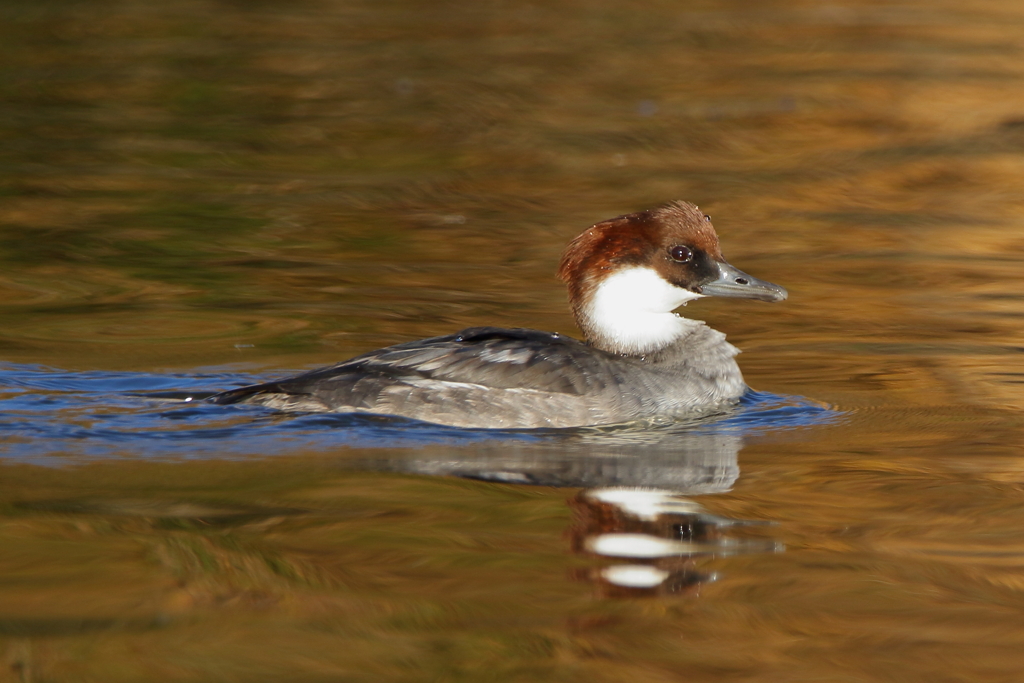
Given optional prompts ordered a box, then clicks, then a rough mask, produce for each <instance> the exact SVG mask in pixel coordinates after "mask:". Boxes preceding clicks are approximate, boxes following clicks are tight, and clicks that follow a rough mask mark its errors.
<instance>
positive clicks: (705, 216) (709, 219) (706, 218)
mask: <svg viewBox="0 0 1024 683" xmlns="http://www.w3.org/2000/svg"><path fill="white" fill-rule="evenodd" d="M704 220H706V221H707V222H708V223H710V222H711V216H709V215H707V214H704Z"/></svg>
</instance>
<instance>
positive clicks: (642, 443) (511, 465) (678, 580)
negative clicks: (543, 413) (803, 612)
mask: <svg viewBox="0 0 1024 683" xmlns="http://www.w3.org/2000/svg"><path fill="white" fill-rule="evenodd" d="M741 447H742V440H741V438H740V437H739V436H738V435H736V434H735V433H730V432H724V433H723V432H718V433H716V432H713V431H701V430H693V429H692V426H691V427H690V428H685V429H684V428H679V427H675V428H666V429H661V430H658V429H655V430H643V431H641V430H628V429H626V430H615V431H610V432H605V431H601V430H584V431H578V432H575V433H573V434H571V435H566V434H564V433H563V436H562V438H555V439H552V440H551V441H542V442H540V443H537V442H531V443H526V442H515V441H512V442H503V443H495V444H491V445H482V446H481V447H480V448H479V449H476V450H474V454H473V457H472V458H462V459H459V458H451V457H450V454H448V455H449V457H445V456H444V455H437V454H436V453H435V454H433V455H432V454H429V453H426V452H419V453H415V452H414V453H405V454H402V455H400V456H398V457H391V458H386V459H382V460H375V461H373V462H364V463H362V466H364V467H367V468H369V469H378V470H391V471H403V472H413V473H418V474H431V475H450V476H459V477H466V478H470V479H480V480H484V481H493V482H501V483H511V484H524V485H535V486H561V487H581V488H582V489H583V490H582V491H580V493H579V494H578V495H576V496H575V497H573V498H571V499H570V500H569V506H570V508H571V509H572V511H573V522H572V524H571V526H570V529H569V537H570V539H571V547H572V550H573V551H574V552H576V553H579V554H582V555H586V556H588V557H592V558H594V559H595V560H599V561H601V564H600V566H596V567H592V568H585V569H583V570H581V571H577V572H575V573H574V577H575V578H577V579H581V580H589V581H593V582H594V584H595V586H596V587H597V591H598V594H599V595H601V596H604V597H616V598H618V597H642V596H656V595H669V594H684V595H685V594H696V593H697V592H699V589H700V586H701V585H702V584H705V583H707V582H709V581H713V580H715V579H716V578H717V576H716V574H715V573H713V572H706V571H701V569H700V565H701V564H702V563H706V562H707V561H708V560H710V559H711V558H715V557H722V556H726V555H735V554H739V553H762V552H781V551H782V550H783V546H782V544H781V543H778V542H776V541H774V540H764V539H743V538H735V537H732V536H730V535H728V534H727V531H728V530H730V529H736V528H737V527H749V526H766V525H770V524H771V522H765V521H744V520H736V519H730V518H726V517H721V516H717V515H714V514H710V513H709V512H707V511H706V510H705V509H704V508H703V507H702V506H701V505H699V504H698V503H696V502H694V501H693V500H692V499H690V498H687V496H695V495H708V494H715V493H724V492H726V491H728V490H730V489H731V488H732V486H733V484H734V483H735V482H736V480H737V478H738V477H739V473H740V470H739V465H738V462H737V456H738V453H739V450H740V448H741ZM606 558H607V559H611V560H613V562H614V563H612V564H606V563H605V562H604V560H605V559H606Z"/></svg>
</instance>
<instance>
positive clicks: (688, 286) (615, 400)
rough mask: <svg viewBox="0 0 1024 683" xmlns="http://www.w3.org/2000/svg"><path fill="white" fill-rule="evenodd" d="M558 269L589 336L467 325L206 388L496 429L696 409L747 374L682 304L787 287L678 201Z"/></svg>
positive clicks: (727, 393)
mask: <svg viewBox="0 0 1024 683" xmlns="http://www.w3.org/2000/svg"><path fill="white" fill-rule="evenodd" d="M558 276H559V278H560V279H562V280H563V281H564V282H565V283H566V285H567V287H568V290H569V304H570V307H571V309H572V313H573V316H574V318H575V319H576V323H577V325H578V326H579V328H580V330H581V331H582V332H583V336H584V338H585V341H579V340H577V339H574V338H572V337H569V336H566V335H563V334H558V333H554V332H541V331H538V330H530V329H518V328H515V329H505V328H498V327H471V328H468V329H465V330H462V331H461V332H456V333H454V334H449V335H445V336H443V337H433V338H431V339H423V340H419V341H413V342H408V343H404V344H396V345H395V346H389V347H387V348H383V349H379V350H376V351H371V352H369V353H365V354H363V355H360V356H356V357H355V358H352V359H350V360H346V361H343V362H341V363H338V364H336V365H332V366H330V367H326V368H321V369H319V370H313V371H311V372H306V373H304V374H301V375H297V376H295V377H290V378H287V379H280V380H275V381H272V382H267V383H264V384H256V385H253V386H247V387H242V388H239V389H232V390H229V391H225V392H223V393H220V394H216V395H214V396H212V397H211V398H210V399H209V400H210V401H212V402H214V403H219V404H229V403H248V404H259V405H264V406H269V407H272V408H276V409H281V410H297V411H318V412H335V413H374V414H381V415H395V416H403V417H408V418H413V419H417V420H423V421H426V422H434V423H438V424H444V425H453V426H457V427H473V428H489V429H495V428H496V429H533V428H542V427H551V428H561V427H580V426H587V425H609V424H619V423H626V422H633V421H642V420H673V419H680V418H688V417H694V416H698V415H703V414H708V413H713V412H718V411H722V410H724V409H726V408H727V407H728V406H731V405H733V404H735V403H736V402H737V401H738V400H739V399H740V397H741V396H742V395H743V394H744V392H746V391H747V386H746V384H745V383H744V381H743V375H742V374H741V373H740V369H739V366H738V365H737V364H736V359H735V356H736V354H737V353H739V351H738V349H736V347H734V346H733V345H732V344H730V343H728V342H727V341H726V340H725V335H724V334H722V333H721V332H718V331H716V330H713V329H711V328H710V327H708V326H707V325H706V324H705V323H703V322H701V321H698V320H690V319H688V318H684V317H682V316H680V315H678V314H676V313H675V312H674V311H675V310H676V309H677V308H679V307H680V306H683V305H685V304H686V303H687V302H689V301H692V300H694V299H698V298H701V297H705V296H721V297H737V298H746V299H759V300H762V301H782V300H784V299H785V298H786V296H787V293H786V290H785V289H783V288H782V287H779V286H778V285H775V284H772V283H770V282H765V281H763V280H758V279H757V278H754V277H751V276H750V275H747V274H746V273H744V272H742V271H740V270H738V269H736V268H735V267H733V266H732V265H730V264H729V263H728V262H727V261H726V260H725V258H724V257H723V256H722V252H721V249H720V247H719V243H718V235H717V234H716V233H715V229H714V227H713V226H712V224H711V218H710V216H707V215H705V214H704V213H702V212H701V211H700V210H699V209H698V208H697V207H696V206H694V205H693V204H690V203H687V202H682V201H678V202H672V203H670V204H667V205H665V206H662V207H660V208H657V209H652V210H648V211H640V212H637V213H631V214H627V215H624V216H619V217H617V218H612V219H610V220H606V221H602V222H600V223H597V224H596V225H592V226H591V227H589V228H587V229H586V230H585V231H584V232H583V233H582V234H580V235H579V236H578V237H576V239H574V240H573V241H572V242H571V243H570V244H569V246H568V247H567V248H566V250H565V253H564V254H563V255H562V259H561V263H560V264H559V267H558Z"/></svg>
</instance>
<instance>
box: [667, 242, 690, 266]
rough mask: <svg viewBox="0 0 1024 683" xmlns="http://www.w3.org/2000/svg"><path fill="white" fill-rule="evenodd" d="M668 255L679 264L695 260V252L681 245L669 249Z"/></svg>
mask: <svg viewBox="0 0 1024 683" xmlns="http://www.w3.org/2000/svg"><path fill="white" fill-rule="evenodd" d="M668 255H669V256H671V257H672V260H673V261H678V262H679V263H686V262H687V261H689V260H690V259H692V258H693V252H692V251H690V248H689V247H684V246H683V245H681V244H680V245H677V246H674V247H672V248H671V249H669V250H668Z"/></svg>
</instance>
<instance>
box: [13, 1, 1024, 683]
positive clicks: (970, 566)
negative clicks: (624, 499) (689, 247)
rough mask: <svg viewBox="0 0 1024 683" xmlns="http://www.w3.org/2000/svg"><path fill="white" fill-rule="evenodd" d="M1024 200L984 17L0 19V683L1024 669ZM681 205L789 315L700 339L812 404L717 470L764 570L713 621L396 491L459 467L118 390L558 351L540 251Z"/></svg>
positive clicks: (612, 5) (904, 8)
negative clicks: (496, 346) (468, 339)
mask: <svg viewBox="0 0 1024 683" xmlns="http://www.w3.org/2000/svg"><path fill="white" fill-rule="evenodd" d="M1022 187H1024V6H1022V5H1020V3H1017V2H1012V1H1010V0H977V1H976V2H973V3H970V4H967V3H962V2H959V3H958V2H950V1H948V0H927V1H925V0H919V1H911V2H904V3H892V2H870V1H867V0H862V1H858V0H855V1H848V2H823V1H810V0H808V1H803V2H802V1H797V0H704V1H685V2H684V1H675V2H673V1H669V0H638V1H633V2H621V1H612V0H592V1H590V2H577V1H575V0H551V1H549V2H543V3H540V2H537V3H531V2H526V1H510V2H502V1H495V2H465V1H462V0H455V1H445V0H440V1H436V2H429V3H423V2H408V1H406V0H387V1H385V2H380V1H376V2H369V1H368V0H292V1H291V2H287V3H286V2H274V1H273V0H254V1H249V2H240V1H236V0H206V1H203V0H172V1H169V2H163V3H152V2H142V1H140V0H118V1H115V2H105V3H100V2H95V1H90V0H66V1H61V0H33V1H31V2H29V1H28V0H8V1H7V2H5V3H3V6H2V7H0V360H2V361H3V362H4V365H3V366H2V367H0V391H2V396H0V403H2V409H3V410H4V415H5V417H3V418H0V419H2V424H0V451H2V453H3V454H4V455H3V460H2V461H0V473H2V476H0V514H2V516H0V538H3V541H2V543H3V547H4V548H5V552H4V553H2V554H0V555H3V557H2V558H0V596H2V599H0V604H2V605H4V607H0V681H3V680H20V681H43V680H104V681H115V680H126V681H127V680H213V679H216V680H239V681H242V680H245V681H253V680H264V679H266V680H282V679H286V680H294V681H306V680H308V681H314V680H315V681H327V680H331V681H334V680H338V681H340V680H345V681H363V680H366V681H371V680H372V681H379V680H396V681H398V680H401V681H405V680H408V681H419V680H436V681H442V680H443V681H462V680H465V681H484V680H495V681H511V680H524V681H527V680H529V681H537V680H588V681H596V680H608V681H612V680H625V679H627V678H628V679H629V680H637V681H674V680H708V681H717V680H723V681H724V680H734V681H735V680H743V681H762V680H763V681H777V680H816V681H826V680H828V681H832V680H835V681H839V680H843V681H876V680H893V681H901V682H907V681H916V680H921V681H936V680H949V681H961V680H971V681H980V680H1016V678H1017V677H1018V675H1019V671H1020V668H1021V667H1020V662H1019V652H1020V647H1021V646H1024V636H1021V633H1022V631H1021V630H1020V623H1021V614H1022V613H1024V596H1022V595H1021V588H1022V586H1024V584H1022V583H1021V580H1020V574H1019V572H1020V569H1021V568H1024V538H1022V537H1021V533H1020V531H1019V530H1020V529H1021V528H1024V524H1022V522H1024V519H1021V513H1020V510H1024V506H1022V505H1021V503H1022V502H1024V500H1022V495H1021V493H1022V492H1021V482H1022V481H1024V464H1022V461H1021V456H1022V455H1024V453H1022V450H1021V444H1022V437H1024V419H1022V417H1021V409H1022V408H1024V360H1022V359H1024V355H1022V351H1024V282H1022V277H1021V276H1022V273H1024V194H1022V192H1021V188H1022ZM675 199H685V200H688V201H691V202H694V203H696V204H698V205H699V206H700V207H701V209H702V210H703V211H705V212H706V213H709V214H711V215H712V217H713V218H714V221H715V225H716V227H717V229H718V232H719V235H720V237H721V240H722V245H723V251H724V253H725V255H726V256H727V257H728V258H729V260H730V261H731V262H732V263H733V264H735V265H736V266H737V267H739V268H742V269H743V270H745V271H747V272H749V273H751V274H752V275H755V276H757V277H761V278H764V279H767V280H770V281H773V282H777V283H779V284H781V285H783V286H785V287H787V288H788V289H789V291H790V299H789V301H787V302H785V303H784V304H778V305H774V306H768V305H765V304H761V303H757V302H743V301H717V302H715V301H702V302H699V303H696V304H694V305H691V306H689V307H688V308H687V309H686V313H687V315H688V316H693V317H698V318H701V319H706V320H707V321H708V322H709V323H710V324H711V325H712V326H714V327H715V328H716V329H720V330H722V331H724V332H726V333H727V334H728V335H729V339H730V341H732V342H733V343H734V344H736V345H738V346H739V347H740V348H742V349H743V351H744V353H743V355H742V356H741V357H740V363H741V366H742V367H743V369H744V373H745V376H746V378H747V381H748V383H749V384H750V385H751V386H753V387H754V388H756V389H760V390H763V391H766V392H771V393H772V395H775V396H782V397H785V396H798V397H807V399H809V400H811V401H814V402H820V404H823V405H826V406H828V407H829V408H830V410H832V412H833V413H834V414H835V415H836V416H837V419H836V420H833V421H830V422H829V424H827V425H825V424H822V425H819V426H817V427H815V426H813V425H812V426H810V427H804V428H799V429H793V428H791V425H789V424H779V425H776V427H777V428H773V426H772V424H771V423H770V421H769V422H768V423H767V424H761V425H759V428H758V431H757V433H756V434H751V433H743V434H741V436H742V437H743V438H744V439H745V440H746V442H747V446H746V448H744V449H742V451H740V444H739V443H738V442H736V443H734V442H732V441H730V442H729V443H728V444H727V445H726V447H721V446H722V445H721V444H718V446H716V448H719V450H720V451H721V453H724V454H725V455H724V456H723V457H726V458H728V457H730V454H731V457H732V459H733V461H735V459H736V457H737V452H739V455H738V458H739V475H738V480H736V481H735V485H734V486H732V488H731V490H728V491H727V489H729V486H728V485H727V486H724V487H722V488H720V489H719V490H718V491H717V493H716V495H713V496H705V497H704V498H703V499H702V504H704V505H705V506H707V507H709V508H711V509H712V510H713V511H715V512H717V513H719V514H721V515H734V516H737V517H746V518H752V519H759V520H772V521H775V522H777V523H778V524H777V525H776V526H775V527H773V528H772V531H770V532H765V533H768V535H769V536H771V538H772V539H775V540H776V541H777V542H778V543H779V544H780V546H781V545H784V546H785V547H786V549H787V550H786V552H784V553H772V554H756V555H746V556H737V557H731V558H728V557H718V558H711V559H710V560H708V566H707V567H706V569H707V572H712V573H716V574H719V575H720V576H721V578H720V580H719V581H708V582H707V583H706V585H703V587H702V588H701V589H700V591H697V592H698V593H699V596H697V597H695V596H694V595H693V594H692V593H693V591H691V593H688V594H687V595H686V596H683V595H677V594H672V595H665V594H661V595H658V596H654V597H650V596H649V598H648V599H645V600H641V599H639V598H636V597H635V596H633V597H630V598H629V599H625V600H615V599H611V598H608V596H607V595H606V594H605V593H603V592H601V590H598V589H596V588H594V585H593V584H592V582H591V581H590V580H589V579H587V578H586V577H585V576H584V575H585V574H586V572H585V571H583V570H581V569H580V567H584V568H589V567H591V566H592V564H593V562H594V561H595V560H594V559H593V558H592V557H584V556H583V555H580V554H579V553H578V552H576V551H574V550H573V549H572V548H571V547H570V544H569V543H568V542H567V541H566V540H565V537H564V534H565V533H567V532H566V531H565V530H566V529H568V528H569V525H570V517H571V515H572V511H571V509H570V506H567V505H566V502H565V501H566V499H567V498H568V497H569V496H572V495H575V490H565V489H559V488H551V487H546V486H540V487H531V486H516V485H512V484H495V483H484V482H479V481H464V480H458V479H446V478H438V477H428V476H421V475H415V474H408V472H424V471H428V470H429V471H432V472H434V473H439V474H444V473H448V472H449V471H450V468H449V469H446V467H448V466H441V465H436V462H437V461H441V462H451V461H463V462H469V461H473V460H474V459H476V460H481V459H484V460H486V458H487V457H490V456H491V455H493V449H497V450H498V451H501V450H502V448H503V447H499V446H495V445H494V444H493V443H491V442H490V441H488V440H487V439H485V438H483V437H480V438H483V441H485V442H486V443H487V444H489V445H487V446H486V447H485V446H481V445H480V444H479V443H478V442H477V438H478V437H476V436H473V437H470V436H467V435H459V434H455V433H448V432H444V433H442V434H434V433H431V434H429V435H427V436H422V435H420V436H417V437H415V438H414V439H413V441H417V439H420V438H424V439H426V440H427V441H429V442H430V445H429V447H428V446H422V447H421V446H417V445H416V444H414V445H413V446H411V447H409V446H407V445H402V446H401V447H398V446H396V445H395V443H394V442H390V441H389V442H382V443H373V439H372V438H371V439H370V442H367V440H366V439H365V438H364V439H362V440H361V441H359V443H358V444H353V443H350V442H348V441H346V440H345V438H343V437H339V436H338V435H337V432H340V431H343V430H340V429H337V427H338V425H336V424H330V423H325V424H322V423H310V422H309V421H305V422H303V421H301V420H299V421H291V422H289V421H288V420H283V421H282V420H281V419H278V418H277V417H275V416H272V415H268V414H266V413H264V412H249V413H245V412H241V413H239V412H238V411H235V412H232V413H231V414H230V424H227V425H226V424H224V423H222V422H219V421H218V420H222V419H225V420H226V419H228V418H221V417H212V416H211V414H210V413H209V412H202V413H184V412H174V411H173V410H171V411H169V412H168V410H167V408H166V406H163V407H156V408H154V407H152V406H149V404H146V407H144V408H143V407H140V401H139V400H137V399H130V398H125V397H124V393H125V392H128V391H144V390H158V389H173V388H182V389H185V388H189V389H190V388H194V387H197V386H202V387H204V388H208V389H215V388H218V387H224V386H225V385H226V384H231V383H236V384H237V383H240V382H242V381H244V380H246V379H249V380H252V381H256V380H259V379H262V378H265V377H267V376H268V374H269V375H274V374H275V373H280V372H284V371H293V370H300V369H304V368H309V367H315V366H317V365H324V364H327V363H330V362H334V361H337V360H342V359H344V358H347V357H349V356H352V355H355V354H357V353H361V352H363V351H367V350H370V349H373V348H377V347H380V346H384V345H387V344H392V343H397V342H401V341H408V340H411V339H416V338H420V337H426V336H432V335H439V334H446V333H449V332H452V331H455V330H458V329H460V328H462V327H466V326H471V325H479V324H489V325H498V326H515V327H533V328H540V329H544V330H553V331H559V332H564V333H568V334H577V331H576V330H575V328H574V324H573V322H572V319H571V317H570V316H569V313H568V309H567V307H566V304H565V296H564V291H563V288H562V285H561V284H560V283H559V282H557V281H556V279H555V277H554V270H555V266H556V264H557V260H558V257H559V254H560V253H561V250H562V249H563V248H564V246H565V244H566V243H567V242H568V241H569V240H570V239H571V238H572V237H573V236H575V235H576V234H578V233H579V232H580V231H582V230H583V229H584V228H586V227H587V226H588V225H590V224H592V223H594V222H597V221H599V220H602V219H605V218H609V217H612V216H615V215H619V214H623V213H628V212H632V211H636V210H640V209H646V208H651V207H654V206H657V205H659V204H662V203H664V202H667V201H670V200H675ZM782 400H783V402H784V401H785V399H782ZM222 414H223V413H222ZM154 425H157V426H154ZM347 426H350V425H347ZM215 428H216V429H215ZM257 428H259V429H263V430H264V431H259V429H257ZM395 429H396V432H395V433H399V434H400V433H401V431H402V430H401V429H400V428H395ZM218 430H221V431H218ZM224 430H226V431H224ZM246 430H250V431H246ZM252 430H255V431H252ZM266 430H271V432H270V433H271V435H272V436H273V438H272V439H271V440H270V441H267V440H263V439H262V436H259V435H264V436H266V434H267V433H268V432H267V431H266ZM740 431H741V432H742V431H743V430H742V429H741V430H740ZM200 432H201V433H200ZM214 434H216V436H211V435H214ZM247 434H249V435H250V436H247ZM251 434H256V435H257V436H256V437H254V436H251ZM389 434H390V437H389V438H394V437H395V434H394V433H390V432H389ZM140 435H141V436H140ZM224 435H226V436H224ZM311 435H312V436H311ZM369 435H370V437H374V435H379V433H378V432H374V431H371V432H370V433H369ZM143 436H144V437H145V438H142V437H143ZM374 438H375V437H374ZM680 438H682V437H680ZM730 438H731V437H730ZM217 439H220V440H217ZM338 439H340V441H338ZM683 440H684V441H685V438H684V439H683ZM688 443H689V442H688ZM268 444H270V445H268ZM439 444H440V445H439ZM550 445H551V444H545V443H543V439H540V445H539V446H537V448H539V449H541V450H543V451H544V452H545V453H548V452H549V451H550V450H552V449H549V448H548V446H550ZM556 446H557V448H554V449H553V450H558V451H560V452H562V451H564V452H567V453H570V454H573V455H578V456H579V457H581V458H585V457H589V456H591V455H594V454H595V453H598V452H599V451H600V453H602V454H605V453H606V451H608V450H609V449H608V448H607V447H606V446H601V444H600V442H599V441H598V446H594V444H593V442H590V443H589V444H579V443H575V442H574V443H572V444H562V443H561V442H558V443H557V444H556ZM517 448H525V449H526V451H525V453H526V455H524V456H523V457H524V458H525V459H526V460H530V458H533V457H535V456H536V457H541V456H539V455H537V453H540V451H536V452H535V451H531V450H530V447H529V446H528V445H527V446H523V445H520V446H517ZM659 448H661V450H659V453H663V454H664V453H668V454H671V452H672V451H671V445H665V442H662V445H661V446H660V447H659ZM545 449H547V450H545ZM595 449H596V450H595ZM602 449H603V450H602ZM611 451H614V452H615V453H618V454H619V455H621V449H619V450H616V449H615V448H613V449H611ZM516 452H517V453H520V454H522V453H523V451H516ZM424 453H429V457H428V456H423V454H424ZM629 453H633V452H632V451H630V452H629ZM629 453H627V455H629ZM633 454H634V455H635V453H633ZM157 456H159V457H157ZM279 456H286V457H279ZM421 456H423V457H427V459H428V460H429V461H430V463H433V464H431V465H430V467H427V466H426V465H424V464H423V463H422V462H420V461H418V459H419V458H421ZM503 457H504V456H503ZM516 457H519V456H518V455H517V456H516ZM545 457H547V456H545ZM666 457H668V456H666ZM396 458H397V460H396ZM360 459H361V460H360ZM356 460H359V461H360V462H364V461H365V462H372V463H374V464H373V465H372V466H365V467H363V466H359V467H355V468H353V466H352V463H353V462H355V461H356ZM385 461H386V462H388V463H391V464H388V465H387V466H385V465H382V464H381V463H384V462H385ZM399 461H400V462H402V463H405V464H398V465H395V464H394V462H399ZM410 462H411V463H412V464H410ZM502 462H503V464H502V467H509V466H511V465H509V464H508V462H506V461H502ZM517 462H519V461H518V460H517ZM531 462H532V461H531ZM517 466H519V465H517ZM474 467H475V466H474ZM730 467H732V468H733V469H729V471H730V472H733V475H735V472H734V469H735V467H734V466H733V465H730ZM431 468H433V469H431ZM380 469H393V470H400V471H404V472H406V474H399V473H388V472H380V471H373V470H380ZM477 469H479V468H477ZM473 473H474V474H477V475H479V471H477V470H474V472H473ZM733 475H730V476H733ZM733 478H734V479H735V476H733ZM545 481H548V480H545ZM535 483H537V482H535ZM549 483H550V482H549ZM563 483H568V484H569V485H570V486H571V485H572V483H573V481H571V480H567V481H565V482H563ZM576 485H577V486H579V485H582V484H581V483H580V482H579V481H576ZM730 485H731V480H730ZM576 550H578V548H577V549H576ZM581 571H582V572H583V573H580V572H581ZM706 576H710V573H708V574H706ZM581 577H583V578H581ZM694 581H695V582H696V584H698V585H699V584H700V581H697V580H694ZM4 662H6V663H7V664H6V668H4V664H3V663H4Z"/></svg>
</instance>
